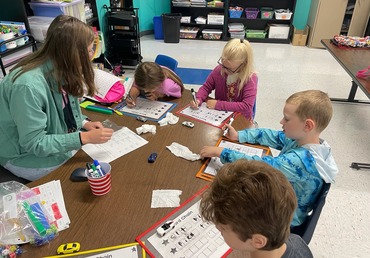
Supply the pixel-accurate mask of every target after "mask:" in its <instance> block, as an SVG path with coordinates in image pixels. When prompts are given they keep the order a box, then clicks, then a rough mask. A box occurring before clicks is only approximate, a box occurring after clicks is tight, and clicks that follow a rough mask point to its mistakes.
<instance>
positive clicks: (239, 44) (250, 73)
mask: <svg viewBox="0 0 370 258" xmlns="http://www.w3.org/2000/svg"><path fill="white" fill-rule="evenodd" d="M217 63H218V66H216V67H215V69H213V71H212V72H211V74H210V75H209V76H208V78H207V80H206V82H205V83H204V84H203V85H202V86H201V87H200V88H199V90H198V92H197V94H196V100H197V103H195V102H194V101H191V102H190V105H191V107H193V108H197V107H198V106H199V105H201V104H202V103H203V102H206V104H207V107H208V108H210V109H216V110H225V111H234V112H240V113H241V114H243V115H244V116H245V117H246V118H247V119H249V120H251V121H252V120H253V116H254V114H253V107H254V105H255V101H256V95H257V83H258V78H257V75H256V73H255V72H254V69H253V52H252V47H251V45H250V44H249V42H248V41H247V40H245V39H232V40H230V41H229V42H228V43H227V44H226V45H225V47H224V49H223V51H222V55H221V57H220V59H219V60H218V62H217ZM213 90H215V99H208V95H209V94H210V93H211V92H212V91H213Z"/></svg>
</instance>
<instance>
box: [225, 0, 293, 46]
mask: <svg viewBox="0 0 370 258" xmlns="http://www.w3.org/2000/svg"><path fill="white" fill-rule="evenodd" d="M295 2H296V0H279V1H276V0H248V1H245V0H229V1H228V7H230V6H239V7H243V8H244V10H243V13H242V16H241V17H240V18H229V13H228V12H227V17H228V18H227V22H226V26H227V24H229V23H243V24H244V27H245V29H248V30H266V29H267V27H268V24H271V23H273V24H287V25H289V26H290V30H289V37H288V38H287V39H275V38H267V36H266V38H262V39H260V38H248V40H249V41H250V42H266V43H285V44H289V43H290V37H291V34H292V22H293V15H294V9H295ZM262 7H271V8H272V9H274V10H275V9H289V10H290V11H291V12H293V15H292V16H291V17H290V19H289V20H277V19H275V16H274V18H273V19H261V18H260V17H261V11H260V12H259V13H258V16H257V18H256V19H247V18H246V17H245V8H258V9H259V10H260V9H261V8H262ZM226 31H227V28H226ZM226 38H227V39H230V34H229V33H228V35H227V37H226Z"/></svg>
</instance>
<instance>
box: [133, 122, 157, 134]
mask: <svg viewBox="0 0 370 258" xmlns="http://www.w3.org/2000/svg"><path fill="white" fill-rule="evenodd" d="M136 132H137V134H138V135H140V134H142V133H152V134H155V133H156V127H155V125H148V124H144V125H142V126H140V127H138V128H136Z"/></svg>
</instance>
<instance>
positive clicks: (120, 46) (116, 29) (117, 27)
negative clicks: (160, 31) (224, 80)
mask: <svg viewBox="0 0 370 258" xmlns="http://www.w3.org/2000/svg"><path fill="white" fill-rule="evenodd" d="M105 8H106V9H107V14H106V15H107V25H108V30H107V34H108V40H107V42H108V47H107V49H108V55H107V58H108V60H109V62H110V63H112V64H113V65H117V64H120V65H123V66H136V65H137V64H139V63H140V62H141V60H142V56H141V48H140V35H139V32H140V31H139V18H138V13H137V12H138V8H118V7H117V8H116V7H105Z"/></svg>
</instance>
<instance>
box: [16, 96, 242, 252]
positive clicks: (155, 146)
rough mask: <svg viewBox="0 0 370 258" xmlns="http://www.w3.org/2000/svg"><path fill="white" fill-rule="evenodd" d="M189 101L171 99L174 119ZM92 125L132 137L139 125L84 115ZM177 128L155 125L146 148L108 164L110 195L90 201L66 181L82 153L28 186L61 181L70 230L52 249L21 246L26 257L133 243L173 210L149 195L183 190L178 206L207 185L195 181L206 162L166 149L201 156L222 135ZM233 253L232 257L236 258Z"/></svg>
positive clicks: (83, 189) (84, 158)
mask: <svg viewBox="0 0 370 258" xmlns="http://www.w3.org/2000/svg"><path fill="white" fill-rule="evenodd" d="M190 100H191V94H190V91H188V90H186V91H184V93H183V97H182V98H181V99H170V100H169V101H171V102H176V103H177V104H178V105H177V107H176V108H175V109H174V110H173V111H172V113H173V114H174V113H175V112H176V111H177V110H179V109H180V108H183V107H184V106H185V105H186V104H188V103H189V101H190ZM84 113H85V114H86V115H87V116H88V117H89V118H90V119H92V120H98V121H103V120H105V119H107V118H109V119H110V120H111V121H113V122H115V123H116V124H118V125H122V126H126V127H128V128H129V129H131V130H132V131H134V132H136V130H135V129H136V128H137V127H140V126H141V125H143V123H142V122H139V121H137V120H136V119H135V118H133V117H130V116H126V115H124V116H118V115H116V114H113V115H105V114H100V113H95V112H91V111H90V112H89V111H86V110H84ZM179 118H180V121H179V122H178V123H177V124H175V125H167V126H164V127H160V126H159V125H158V123H155V122H146V123H149V124H155V125H157V126H156V128H157V132H156V134H155V135H153V134H151V133H147V134H143V135H141V136H142V137H143V138H144V139H146V140H147V141H148V142H149V143H148V144H146V145H144V146H143V147H141V148H139V149H137V150H135V151H133V152H131V153H128V154H126V155H124V156H122V157H120V158H118V159H116V160H114V161H112V162H111V163H110V164H111V166H112V172H111V173H112V190H111V191H110V192H109V193H108V194H106V195H104V196H100V197H97V196H94V195H93V194H92V193H91V190H90V187H89V184H88V182H71V181H70V180H69V176H70V174H71V172H72V171H73V170H74V169H75V168H77V167H84V166H85V164H86V162H91V158H90V157H89V156H88V155H87V154H86V153H85V152H84V151H82V150H80V151H78V153H77V154H76V155H75V156H74V157H73V158H71V159H70V160H69V161H68V162H67V163H66V164H64V165H63V166H62V167H60V168H59V169H57V170H55V171H53V172H52V173H50V174H49V175H47V176H45V177H43V178H41V179H39V180H37V181H35V182H31V183H29V184H28V186H29V187H34V186H37V185H40V184H43V183H46V182H49V181H51V180H60V181H61V185H62V191H63V195H64V201H65V205H66V209H67V212H68V215H69V217H70V220H71V224H70V227H69V228H68V229H66V230H63V231H61V232H59V236H58V237H57V238H55V239H54V240H52V241H51V242H50V244H48V245H45V246H41V247H33V246H30V245H24V246H23V249H24V250H26V251H27V257H41V256H47V255H54V254H56V250H57V248H58V246H59V245H61V244H63V243H67V242H79V243H80V244H81V251H84V250H90V249H96V248H102V247H108V246H114V245H121V244H126V243H131V242H134V241H135V238H136V237H137V236H138V235H139V234H140V233H142V232H144V231H145V230H147V229H148V228H149V227H151V226H152V225H153V224H155V223H156V222H157V221H159V220H160V219H162V218H163V217H164V216H165V215H167V214H168V213H169V212H171V211H172V210H173V208H156V209H152V208H150V205H151V197H152V191H153V190H155V189H176V190H181V191H182V194H181V196H180V200H181V201H180V202H181V203H182V202H184V201H185V200H187V199H188V198H190V197H191V196H192V195H194V194H195V193H196V192H198V191H199V190H200V189H201V188H202V187H204V186H205V185H207V184H209V182H208V181H205V180H202V179H198V178H196V177H195V175H196V173H197V172H198V171H199V169H200V167H201V166H202V164H203V163H204V161H202V160H199V161H194V162H192V161H188V160H185V159H182V158H178V157H176V156H175V155H173V154H172V153H171V152H170V151H169V150H168V149H166V146H169V145H170V144H171V143H173V142H177V143H179V144H182V145H185V146H187V147H188V148H189V149H190V150H191V151H192V152H194V153H199V152H200V149H201V147H202V146H204V145H215V144H216V142H217V140H218V139H219V138H220V137H221V136H222V131H221V130H220V129H219V128H216V127H213V126H210V125H207V124H204V123H200V122H197V121H194V120H190V119H189V118H185V117H183V116H179ZM183 121H192V122H194V124H195V127H194V128H188V127H185V126H183V125H181V123H182V122H183ZM246 125H247V121H246V120H245V119H244V118H243V117H241V116H238V117H237V119H236V120H235V122H234V123H233V126H234V127H235V128H236V129H238V130H241V129H243V128H245V127H246ZM152 152H156V153H157V154H158V158H157V160H156V161H155V162H154V163H148V162H147V159H148V156H149V155H150V153H152ZM235 255H237V253H234V254H232V255H231V257H237V256H235Z"/></svg>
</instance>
